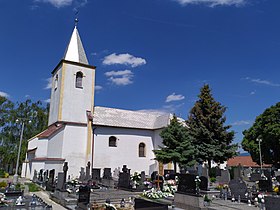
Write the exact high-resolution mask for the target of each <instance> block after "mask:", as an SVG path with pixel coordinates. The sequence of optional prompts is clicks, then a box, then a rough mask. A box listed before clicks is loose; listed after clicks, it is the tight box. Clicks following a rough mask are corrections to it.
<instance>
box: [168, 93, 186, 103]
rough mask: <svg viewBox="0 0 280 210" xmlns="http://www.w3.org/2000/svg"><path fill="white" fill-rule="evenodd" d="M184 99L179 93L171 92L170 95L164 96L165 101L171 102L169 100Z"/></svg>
mask: <svg viewBox="0 0 280 210" xmlns="http://www.w3.org/2000/svg"><path fill="white" fill-rule="evenodd" d="M183 99H185V96H183V95H181V94H179V95H176V94H175V93H172V94H171V95H169V96H167V97H166V100H165V102H171V101H181V100H183Z"/></svg>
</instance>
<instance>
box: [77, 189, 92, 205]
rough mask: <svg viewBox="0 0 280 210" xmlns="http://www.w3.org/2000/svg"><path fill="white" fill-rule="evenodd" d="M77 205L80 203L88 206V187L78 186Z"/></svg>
mask: <svg viewBox="0 0 280 210" xmlns="http://www.w3.org/2000/svg"><path fill="white" fill-rule="evenodd" d="M78 195H79V197H78V203H82V204H84V205H87V204H89V200H90V187H88V186H80V187H79V193H78Z"/></svg>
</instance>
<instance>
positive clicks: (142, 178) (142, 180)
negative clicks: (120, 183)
mask: <svg viewBox="0 0 280 210" xmlns="http://www.w3.org/2000/svg"><path fill="white" fill-rule="evenodd" d="M145 180H146V175H145V171H141V182H142V183H143V182H144V181H145Z"/></svg>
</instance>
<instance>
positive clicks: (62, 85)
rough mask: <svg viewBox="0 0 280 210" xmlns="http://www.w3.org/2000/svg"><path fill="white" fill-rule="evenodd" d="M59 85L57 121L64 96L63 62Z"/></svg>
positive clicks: (59, 118)
mask: <svg viewBox="0 0 280 210" xmlns="http://www.w3.org/2000/svg"><path fill="white" fill-rule="evenodd" d="M61 68H62V69H61V85H60V96H59V105H58V107H59V108H58V121H61V120H62V104H63V97H64V80H65V64H64V63H62V67H61Z"/></svg>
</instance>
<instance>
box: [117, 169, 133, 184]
mask: <svg viewBox="0 0 280 210" xmlns="http://www.w3.org/2000/svg"><path fill="white" fill-rule="evenodd" d="M118 186H119V187H121V188H125V189H130V188H131V186H130V173H129V170H128V168H127V166H126V165H123V168H122V172H120V174H119V182H118Z"/></svg>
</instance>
